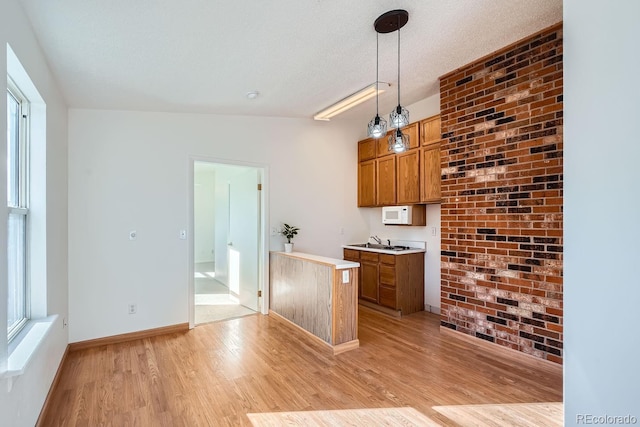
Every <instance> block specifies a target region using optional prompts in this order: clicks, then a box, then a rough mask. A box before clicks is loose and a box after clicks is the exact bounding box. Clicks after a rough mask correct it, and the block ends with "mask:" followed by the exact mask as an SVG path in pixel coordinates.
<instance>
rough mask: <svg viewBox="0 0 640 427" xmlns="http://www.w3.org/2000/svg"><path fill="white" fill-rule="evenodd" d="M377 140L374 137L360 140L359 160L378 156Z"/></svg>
mask: <svg viewBox="0 0 640 427" xmlns="http://www.w3.org/2000/svg"><path fill="white" fill-rule="evenodd" d="M376 149H377V146H376V140H375V139H373V138H369V139H365V140H362V141H360V142H358V161H359V162H362V161H364V160H371V159H375V158H376Z"/></svg>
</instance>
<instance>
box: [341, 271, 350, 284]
mask: <svg viewBox="0 0 640 427" xmlns="http://www.w3.org/2000/svg"><path fill="white" fill-rule="evenodd" d="M342 283H349V270H342Z"/></svg>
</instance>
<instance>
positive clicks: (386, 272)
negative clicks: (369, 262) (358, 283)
mask: <svg viewBox="0 0 640 427" xmlns="http://www.w3.org/2000/svg"><path fill="white" fill-rule="evenodd" d="M379 275H380V284H381V285H384V286H389V287H393V288H395V286H396V268H395V266H392V265H384V264H380V267H379Z"/></svg>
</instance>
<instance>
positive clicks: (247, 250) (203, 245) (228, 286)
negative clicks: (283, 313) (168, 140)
mask: <svg viewBox="0 0 640 427" xmlns="http://www.w3.org/2000/svg"><path fill="white" fill-rule="evenodd" d="M192 166H193V167H192V178H193V180H192V183H193V186H192V187H193V188H192V190H193V192H192V195H193V196H192V222H191V225H192V227H191V228H192V232H191V235H192V236H193V239H192V250H191V254H192V256H191V260H192V262H191V264H192V268H191V269H190V270H191V272H192V276H191V277H192V281H191V283H192V286H191V289H192V290H193V292H192V293H191V302H192V304H191V305H190V306H191V307H192V310H190V311H191V318H190V325H191V326H195V325H199V324H204V323H210V322H215V321H220V320H227V319H232V318H237V317H242V316H246V315H251V314H254V313H256V312H258V311H261V300H262V298H260V297H259V291H261V289H262V283H261V277H263V275H262V274H261V264H262V255H263V247H262V246H263V245H262V244H261V242H262V233H261V230H262V228H263V226H262V224H264V218H263V212H264V210H263V209H262V204H263V203H262V201H263V197H262V194H261V187H262V181H263V176H264V170H263V169H262V168H258V167H255V166H247V165H236V164H227V163H219V162H214V161H207V160H193V162H192Z"/></svg>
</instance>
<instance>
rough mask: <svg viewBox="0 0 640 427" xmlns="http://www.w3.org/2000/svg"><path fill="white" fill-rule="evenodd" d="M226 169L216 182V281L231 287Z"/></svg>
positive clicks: (220, 172)
mask: <svg viewBox="0 0 640 427" xmlns="http://www.w3.org/2000/svg"><path fill="white" fill-rule="evenodd" d="M227 174H228V171H227V170H226V168H221V169H220V170H219V171H218V172H217V174H216V175H217V177H216V178H217V179H216V182H215V200H216V201H215V215H216V223H215V228H216V241H215V251H216V260H215V261H216V270H215V273H216V280H218V281H219V282H220V283H224V284H225V285H227V286H229V271H228V270H229V265H228V264H229V260H228V250H229V249H228V247H227V243H229V221H230V218H229V178H228V177H227Z"/></svg>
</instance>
